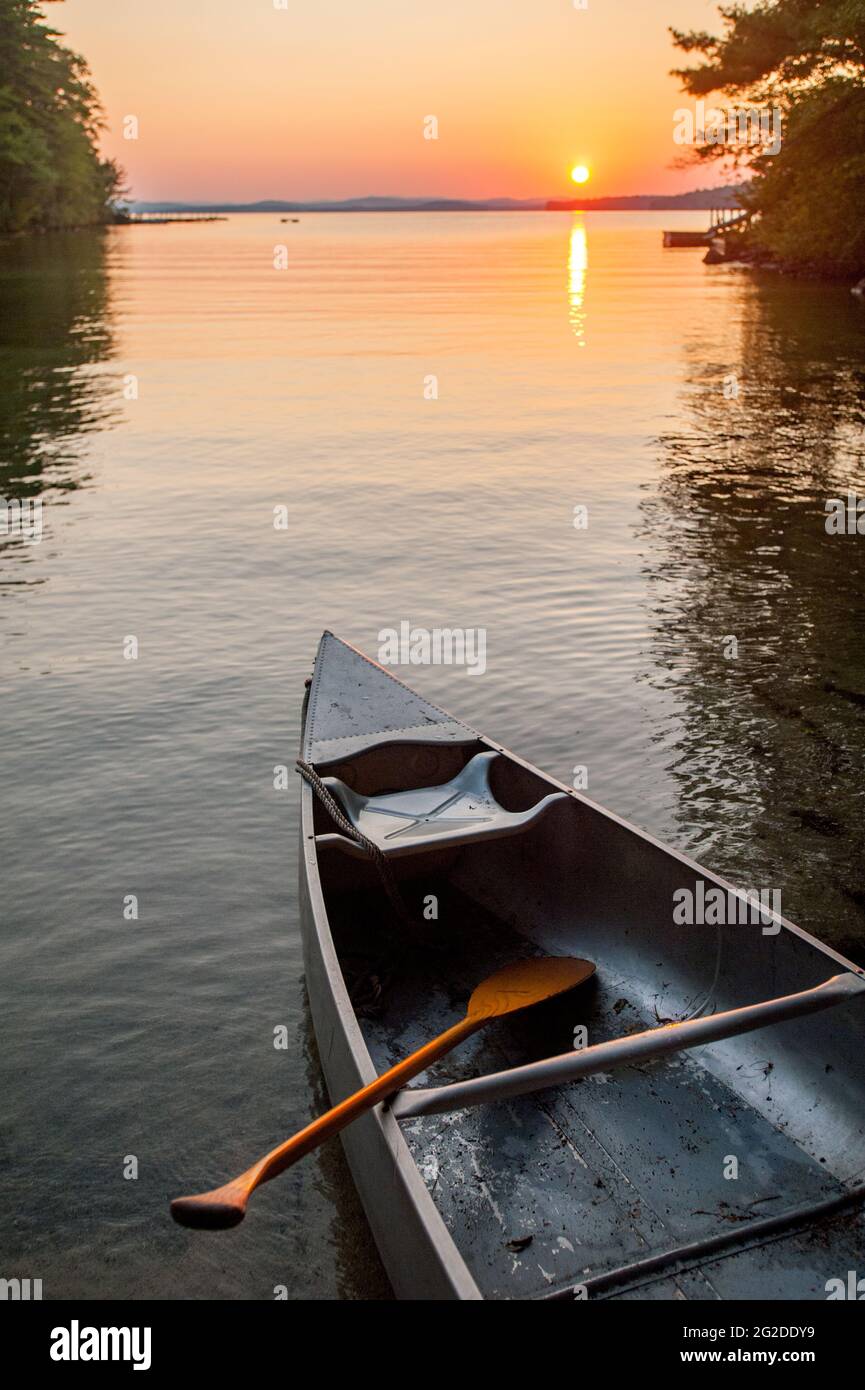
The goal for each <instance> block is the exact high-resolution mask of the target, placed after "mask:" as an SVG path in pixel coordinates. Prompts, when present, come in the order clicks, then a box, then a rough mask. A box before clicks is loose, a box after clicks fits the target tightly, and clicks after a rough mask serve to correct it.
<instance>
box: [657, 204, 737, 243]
mask: <svg viewBox="0 0 865 1390" xmlns="http://www.w3.org/2000/svg"><path fill="white" fill-rule="evenodd" d="M750 216H751V214H750V212H745V211H743V210H742V208H711V209H710V211H709V227H708V230H707V231H705V232H664V245H665V246H711V245H712V242H713V241H714V240H715V238H716V237H719V236H723V235H724V233H725V232H728V231H732V230H733V228H734V227H742V226H744V224H745V223H746V222H747V221H748V219H749V218H750Z"/></svg>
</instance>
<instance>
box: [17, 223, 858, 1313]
mask: <svg viewBox="0 0 865 1390" xmlns="http://www.w3.org/2000/svg"><path fill="white" fill-rule="evenodd" d="M676 221H677V219H676V218H675V217H673V218H671V215H670V214H663V215H633V214H632V215H617V214H594V215H589V216H587V217H580V216H576V217H572V216H571V215H568V214H562V215H558V214H557V215H492V214H486V215H477V216H472V215H445V214H438V215H430V216H420V215H402V216H400V215H367V216H355V217H351V216H324V215H322V216H307V217H304V218H303V219H302V220H301V222H300V223H298V224H286V225H283V224H281V223H280V222H279V221H278V219H277V218H271V217H268V216H260V217H235V218H232V219H231V220H230V221H228V222H223V223H213V224H206V225H200V226H186V225H175V226H165V227H127V228H115V229H112V230H111V231H109V232H108V233H106V234H105V235H104V236H103V235H97V234H90V233H80V234H75V235H69V236H53V237H45V238H41V239H38V240H33V241H18V242H13V243H7V244H6V245H4V246H3V247H2V248H0V388H2V391H0V394H2V403H0V433H2V456H0V496H4V497H6V498H21V497H41V498H42V499H43V518H44V527H45V531H44V537H43V540H42V542H41V544H39V545H25V544H23V543H22V541H21V540H20V539H18V538H16V537H14V536H7V537H5V538H3V537H0V661H2V679H0V693H2V706H0V707H2V724H3V727H2V746H3V806H2V820H0V829H2V845H3V852H2V853H3V866H4V870H5V873H4V885H3V893H2V930H0V992H2V1001H0V1003H2V1017H3V1024H4V1027H3V1046H2V1053H0V1172H2V1178H3V1190H4V1202H3V1212H2V1216H0V1255H2V1268H0V1274H2V1275H4V1276H6V1277H10V1276H12V1275H14V1274H18V1275H20V1276H22V1277H28V1276H29V1277H32V1278H42V1280H43V1284H44V1292H45V1297H51V1298H61V1297H71V1296H85V1297H88V1296H93V1297H95V1296H106V1295H107V1296H111V1295H114V1296H118V1297H144V1296H153V1297H169V1298H173V1297H216V1298H271V1297H273V1290H274V1287H275V1286H277V1285H284V1286H285V1287H286V1289H287V1291H288V1295H289V1297H291V1298H300V1297H304V1296H311V1297H323V1298H332V1297H348V1298H356V1297H382V1296H387V1295H388V1285H387V1281H386V1280H385V1278H384V1275H383V1273H382V1271H381V1268H380V1266H379V1264H378V1261H377V1258H376V1255H375V1252H374V1248H373V1247H372V1244H371V1241H370V1237H369V1235H368V1233H367V1230H366V1227H365V1224H364V1220H363V1216H362V1214H361V1212H360V1210H359V1207H358V1204H357V1201H356V1199H355V1197H354V1194H353V1189H352V1187H351V1184H350V1182H349V1180H348V1178H347V1175H346V1170H345V1168H344V1164H343V1161H342V1157H341V1151H340V1149H339V1147H338V1146H333V1147H331V1148H330V1149H328V1150H327V1151H325V1152H324V1153H322V1154H320V1155H319V1156H317V1157H313V1158H310V1159H307V1160H306V1161H305V1162H304V1163H303V1164H301V1165H299V1166H298V1167H297V1168H295V1169H293V1170H292V1171H291V1172H290V1173H288V1174H286V1175H285V1177H284V1178H282V1179H281V1180H280V1181H279V1182H278V1183H274V1184H272V1185H271V1186H269V1187H268V1188H266V1189H264V1190H263V1191H262V1192H261V1193H259V1194H258V1195H257V1197H256V1199H255V1211H254V1215H253V1217H252V1218H251V1219H250V1220H248V1221H247V1223H246V1224H245V1225H243V1226H242V1227H240V1228H239V1229H238V1230H236V1231H234V1232H231V1233H228V1234H226V1235H225V1236H223V1237H221V1238H213V1239H211V1238H206V1237H205V1238H196V1237H194V1236H192V1235H190V1234H188V1233H186V1232H182V1231H180V1230H179V1229H178V1228H176V1227H174V1226H173V1225H172V1224H171V1222H170V1220H169V1219H168V1216H167V1208H166V1203H167V1199H168V1198H169V1196H170V1195H175V1194H176V1193H178V1192H183V1191H188V1190H190V1189H191V1190H195V1189H197V1188H201V1187H206V1186H211V1185H215V1184H216V1183H218V1182H220V1181H223V1180H224V1179H225V1178H227V1177H228V1176H229V1175H231V1174H232V1173H234V1172H236V1171H239V1170H240V1169H242V1168H244V1167H246V1166H247V1165H248V1163H249V1162H250V1161H251V1160H252V1159H253V1158H254V1157H255V1156H256V1155H258V1154H259V1153H261V1152H263V1151H264V1150H265V1149H267V1148H268V1147H269V1146H271V1145H272V1144H275V1143H276V1142H278V1141H279V1140H280V1139H281V1138H283V1137H285V1135H287V1134H288V1133H289V1132H290V1131H291V1130H293V1129H294V1128H295V1127H298V1126H299V1125H301V1124H303V1123H305V1122H306V1121H307V1120H308V1119H309V1118H310V1117H311V1116H312V1115H313V1114H314V1113H315V1112H316V1110H317V1109H318V1108H320V1107H321V1106H322V1105H323V1104H324V1095H323V1093H322V1088H321V1083H320V1079H319V1071H318V1065H317V1060H316V1055H315V1046H314V1041H313V1039H312V1036H311V1031H310V1025H309V1019H308V1012H307V1007H306V1002H305V996H304V981H303V968H302V962H301V954H300V945H299V938H298V921H297V896H296V887H295V883H296V867H295V833H296V816H297V791H296V789H295V788H294V787H292V788H291V790H290V791H288V792H286V791H276V790H274V787H273V769H274V767H275V766H276V765H278V764H289V765H290V764H291V763H292V761H293V758H294V755H295V749H296V745H297V740H298V729H299V715H300V703H301V697H302V693H303V680H304V678H305V676H307V675H308V674H309V670H310V664H311V661H312V657H313V654H314V650H315V645H316V642H317V639H318V636H319V634H320V632H321V629H322V628H323V627H325V626H328V627H331V628H332V629H334V630H335V631H336V632H338V633H340V634H341V635H343V636H345V637H347V638H348V639H349V640H350V641H352V642H353V643H355V644H356V645H358V646H360V647H362V648H365V649H366V650H367V651H370V652H371V653H372V654H373V655H374V654H375V652H376V649H377V645H378V639H377V634H378V632H379V630H380V629H381V628H383V627H386V626H396V625H398V624H399V622H400V621H401V620H403V619H408V620H409V621H410V622H412V623H414V624H419V625H423V626H425V627H435V626H448V627H452V626H465V627H478V626H482V627H485V628H486V630H487V645H488V658H487V660H488V669H487V672H486V674H485V675H484V676H482V677H474V678H473V677H470V676H468V675H467V674H466V673H464V672H461V671H458V670H454V669H453V668H426V669H419V670H413V671H410V672H404V673H403V674H405V675H408V677H409V679H410V680H411V681H412V682H413V683H414V684H415V685H416V686H417V687H418V688H419V689H420V690H422V692H423V693H424V694H425V695H427V696H429V697H430V698H431V699H433V700H434V701H436V702H438V703H441V704H443V705H444V706H445V707H448V708H450V709H452V710H453V711H454V712H455V713H456V714H458V715H459V716H461V717H463V718H464V719H466V720H468V721H469V722H470V723H472V724H474V725H475V726H477V727H479V728H481V729H482V730H483V731H485V732H486V733H488V734H490V735H492V736H494V737H495V738H497V739H499V740H501V741H502V742H503V743H505V744H508V745H510V746H511V747H513V748H515V749H516V750H518V751H519V752H520V753H521V754H523V755H525V756H527V757H528V758H530V759H532V760H533V761H534V762H536V763H538V764H539V765H540V766H541V767H543V768H545V769H547V770H549V771H550V772H552V773H554V774H556V775H557V776H559V777H561V778H563V779H564V780H566V781H570V779H571V776H572V774H573V769H574V767H575V765H577V764H585V765H586V766H587V767H588V775H589V794H590V795H591V796H593V797H594V798H595V799H597V800H598V801H600V802H602V803H603V804H605V805H607V806H609V807H610V808H611V809H613V810H615V811H617V812H618V813H620V814H621V815H624V816H625V817H627V818H629V819H631V820H633V821H635V822H637V823H638V824H639V825H641V826H643V827H645V828H647V829H649V830H651V831H653V832H654V833H655V834H657V835H660V836H662V837H664V838H666V839H668V840H669V841H670V842H672V843H673V844H675V845H676V846H678V847H679V848H681V849H683V850H686V851H688V852H689V853H692V854H694V855H696V856H697V857H699V858H701V859H702V860H703V861H704V862H706V863H707V864H708V865H710V866H711V867H712V868H715V869H717V870H719V871H721V872H723V873H725V874H727V875H729V876H730V877H732V878H733V879H735V880H736V881H739V882H742V883H744V884H756V885H760V886H775V887H780V889H781V891H782V901H783V907H784V910H785V911H786V912H787V914H788V915H790V916H792V917H793V918H794V919H795V920H798V921H800V922H801V923H802V925H803V926H806V927H808V928H809V929H811V930H813V931H815V932H817V933H818V934H819V935H822V936H824V937H826V938H827V939H829V940H830V941H832V942H833V943H834V944H836V945H837V946H839V947H840V948H841V949H843V950H846V951H847V952H849V953H850V954H852V955H857V956H858V957H859V958H860V959H863V958H865V876H863V867H862V865H863V848H865V845H863V839H865V835H863V825H865V806H863V799H865V779H863V775H862V773H863V766H865V757H863V754H865V640H863V639H865V559H863V557H865V538H862V537H858V538H857V537H855V536H851V537H829V536H827V534H826V532H825V529H824V524H823V521H824V516H823V505H824V502H825V499H826V498H827V497H831V496H838V495H842V494H844V493H846V490H847V489H848V487H857V486H858V487H859V488H860V489H863V474H865V470H863V458H865V433H863V423H865V314H863V311H862V309H861V306H858V305H857V304H856V302H855V300H853V298H852V297H851V296H850V295H849V294H848V293H847V291H846V290H845V289H844V288H841V287H839V288H832V287H828V288H827V287H825V286H814V285H809V284H805V283H797V282H793V281H782V280H779V279H775V278H771V277H763V278H760V277H754V276H753V275H751V274H749V273H742V272H737V271H733V270H730V269H728V268H726V267H721V268H717V269H708V268H707V267H705V266H703V265H702V263H701V256H700V253H699V252H693V251H683V252H674V251H667V252H664V251H663V250H662V248H661V237H660V229H661V227H662V226H663V225H665V224H666V225H675V224H676ZM678 221H679V224H680V225H694V217H693V215H692V216H691V218H690V221H685V220H683V219H681V218H679V219H678ZM698 221H699V219H698ZM280 243H284V244H285V245H286V247H287V249H288V267H287V269H285V270H276V269H274V267H273V253H274V246H275V245H277V244H280ZM430 375H434V376H435V377H437V379H438V399H437V400H427V399H425V398H424V379H425V378H427V377H428V376H430ZM733 376H735V378H736V380H737V383H738V390H739V395H738V398H737V399H735V398H733V399H729V398H728V395H729V391H730V389H731V387H730V381H729V379H730V378H731V377H733ZM131 378H135V379H136V380H137V399H130V397H131V396H133V395H134V391H135V382H133V381H132V380H131ZM725 379H727V382H728V394H727V395H725V390H724V383H725ZM863 490H865V489H863ZM280 504H282V505H284V506H285V507H286V508H287V513H288V518H289V523H288V528H287V530H281V531H279V530H275V529H274V525H273V516H274V507H276V506H279V505H280ZM579 505H583V506H586V507H587V508H588V516H589V525H588V528H587V529H585V530H576V529H575V528H574V525H573V515H574V507H575V506H579ZM129 636H135V637H137V639H138V643H139V656H138V659H137V660H135V661H128V660H125V659H124V657H123V644H124V639H126V638H127V637H129ZM729 636H735V637H736V638H737V639H738V643H739V653H738V658H737V659H735V660H729V659H726V658H725V655H724V649H725V638H727V637H729ZM128 894H136V895H137V897H138V902H139V917H138V920H137V921H126V920H124V917H123V902H124V898H125V896H126V895H128ZM280 1025H285V1026H287V1028H288V1033H289V1046H288V1049H287V1050H283V1051H277V1050H275V1049H274V1046H273V1035H274V1032H273V1030H274V1029H275V1028H277V1027H279V1026H280ZM128 1156H134V1157H135V1158H136V1159H137V1161H138V1174H139V1176H138V1179H137V1180H136V1181H132V1180H125V1179H124V1176H123V1170H124V1163H125V1161H126V1160H127V1157H128Z"/></svg>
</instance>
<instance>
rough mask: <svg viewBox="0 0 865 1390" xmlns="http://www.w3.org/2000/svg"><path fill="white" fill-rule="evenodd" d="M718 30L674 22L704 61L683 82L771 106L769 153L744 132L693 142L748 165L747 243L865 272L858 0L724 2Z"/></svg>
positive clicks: (818, 264) (679, 36) (685, 72)
mask: <svg viewBox="0 0 865 1390" xmlns="http://www.w3.org/2000/svg"><path fill="white" fill-rule="evenodd" d="M720 14H721V18H722V21H723V28H724V32H723V34H722V35H721V36H720V37H716V36H714V35H712V34H707V33H695V32H690V33H682V32H680V31H678V30H675V29H674V30H671V32H672V35H673V41H674V43H675V44H676V46H677V47H678V48H680V49H681V50H682V51H683V52H685V53H689V54H700V55H702V57H703V59H704V61H703V62H701V63H699V64H698V65H696V66H694V67H685V68H680V69H676V70H675V76H677V77H679V78H680V79H681V81H682V84H683V86H684V87H685V90H686V91H688V92H690V93H691V94H692V95H694V96H698V97H703V96H707V95H709V94H710V93H714V92H720V93H722V94H723V96H724V97H725V98H726V99H728V100H729V99H732V100H733V101H734V102H735V104H736V106H737V107H738V108H739V109H741V108H742V106H747V107H751V108H757V109H761V110H764V111H765V110H767V109H770V108H771V109H775V110H777V111H778V113H779V115H780V118H781V123H782V128H783V141H782V143H781V148H780V151H779V152H778V153H777V154H770V153H768V152H767V150H766V148H765V147H762V148H761V147H760V146H758V145H755V144H753V143H750V142H749V140H748V139H735V138H734V139H733V140H732V141H729V140H728V141H727V142H726V143H724V144H702V145H699V146H697V148H696V156H697V158H698V159H700V160H707V159H713V158H714V159H719V158H720V159H724V158H732V160H733V161H734V162H736V163H738V164H739V165H740V166H743V167H745V168H747V169H748V170H749V171H750V173H751V175H752V178H751V182H750V185H749V190H748V193H747V195H746V198H747V204H748V206H749V207H750V209H751V210H752V211H753V212H754V213H755V214H757V215H756V217H755V219H754V221H753V224H752V227H751V229H750V231H749V232H748V234H747V235H748V239H749V243H750V244H751V245H752V246H753V247H754V248H755V249H756V250H757V251H759V252H762V253H764V254H768V255H770V256H773V257H776V258H778V259H780V260H782V261H784V262H787V263H788V264H790V265H791V266H798V267H804V268H810V269H816V270H819V271H823V272H825V273H829V274H838V275H850V276H857V275H862V274H865V0H758V3H757V4H756V5H755V6H753V7H751V8H746V6H745V5H742V4H734V5H725V6H721V7H720Z"/></svg>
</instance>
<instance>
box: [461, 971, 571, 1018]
mask: <svg viewBox="0 0 865 1390" xmlns="http://www.w3.org/2000/svg"><path fill="white" fill-rule="evenodd" d="M594 973H595V966H594V963H593V962H592V961H590V960H580V958H579V957H578V956H539V957H538V958H537V959H535V960H519V961H514V962H513V964H511V965H506V966H505V967H504V968H503V969H502V970H497V971H496V973H495V974H494V975H490V976H489V978H488V979H486V980H484V981H483V983H482V984H480V985H478V987H477V989H476V990H475V992H474V994H473V995H472V997H471V999H470V1000H469V1007H468V1016H469V1017H470V1018H474V1017H476V1016H479V1017H481V1018H501V1017H502V1015H503V1014H512V1013H516V1011H517V1009H527V1008H528V1007H529V1006H530V1005H531V1004H541V1003H543V1001H544V1000H545V999H554V998H555V996H556V995H557V994H564V993H565V991H566V990H569V989H575V988H576V986H577V985H581V984H582V983H583V981H584V980H588V979H589V978H590V976H592V975H594Z"/></svg>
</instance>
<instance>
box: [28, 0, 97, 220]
mask: <svg viewBox="0 0 865 1390" xmlns="http://www.w3.org/2000/svg"><path fill="white" fill-rule="evenodd" d="M59 38H60V35H59V34H58V32H57V31H56V30H54V29H50V28H48V26H47V25H45V24H43V23H42V22H41V20H40V17H39V14H38V12H37V8H36V5H35V3H34V2H33V0H0V73H2V77H0V231H22V230H27V229H28V228H34V227H74V226H82V225H85V224H91V223H96V222H105V221H108V220H110V217H111V211H112V209H111V204H112V200H113V199H114V198H116V197H117V196H118V194H119V192H120V188H121V182H122V176H121V173H120V170H119V169H118V168H117V165H116V164H115V163H114V162H113V161H112V160H104V159H101V158H100V156H99V152H98V149H97V140H98V137H99V132H100V130H101V128H102V124H103V119H102V111H101V107H100V105H99V99H98V97H97V95H96V92H95V89H94V88H93V85H92V83H91V81H90V74H89V72H88V69H87V64H86V63H85V61H84V59H83V58H81V57H79V55H78V54H77V53H72V52H71V51H70V50H69V49H67V48H65V47H64V46H63V45H62V44H61V43H60V42H59V41H58V40H59Z"/></svg>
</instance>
